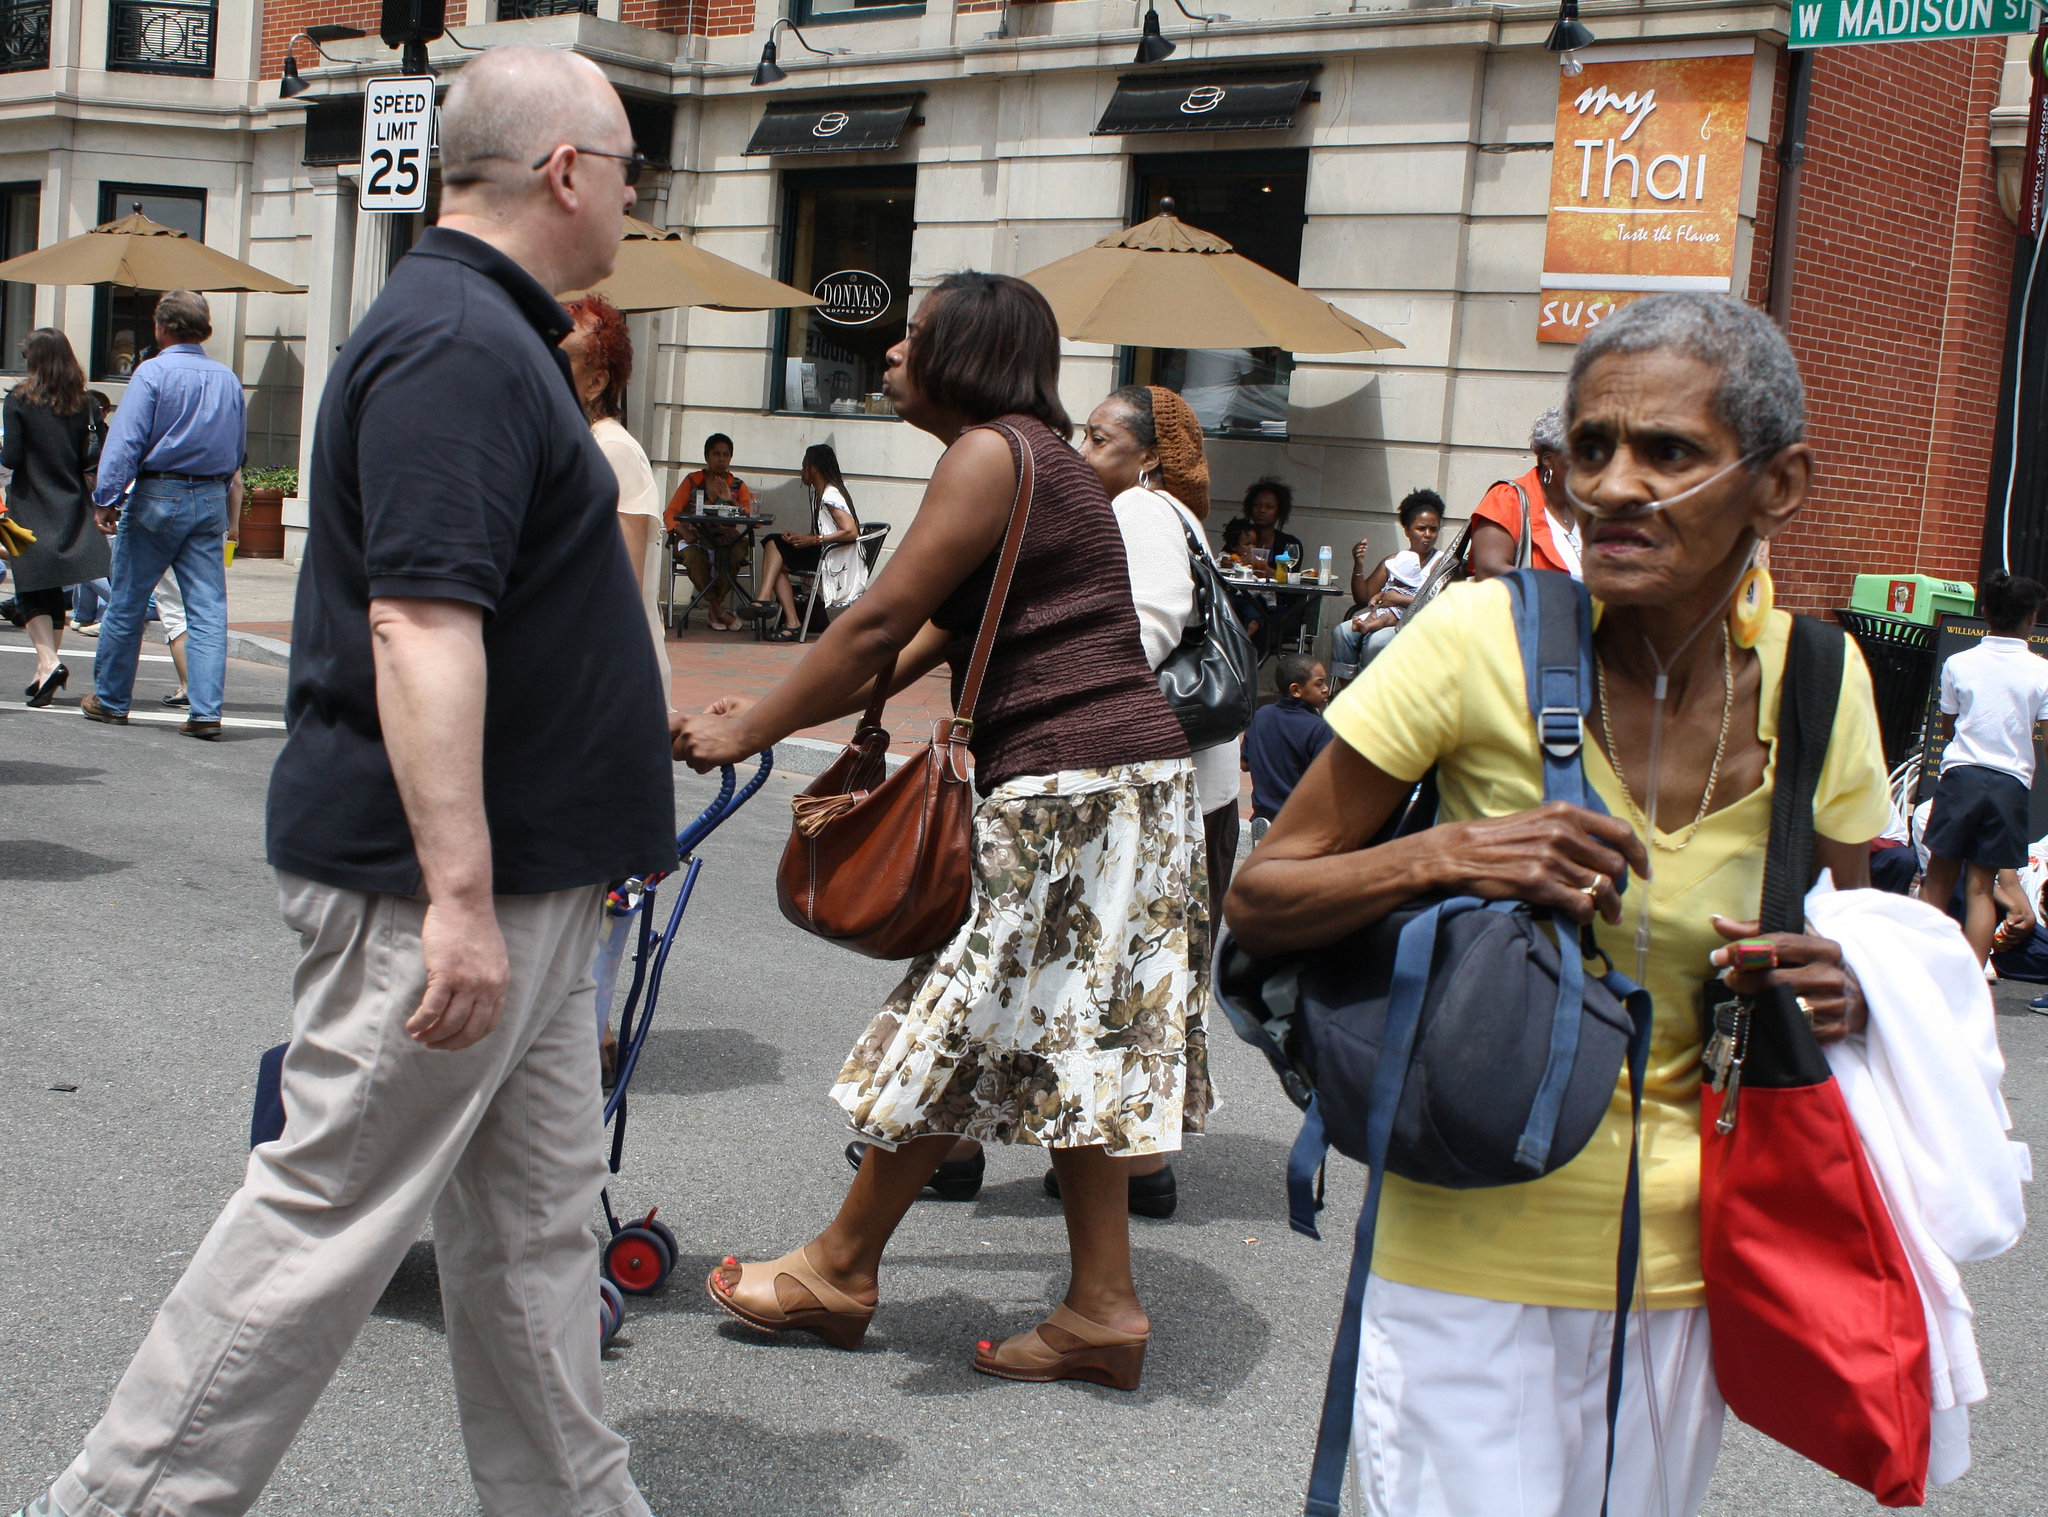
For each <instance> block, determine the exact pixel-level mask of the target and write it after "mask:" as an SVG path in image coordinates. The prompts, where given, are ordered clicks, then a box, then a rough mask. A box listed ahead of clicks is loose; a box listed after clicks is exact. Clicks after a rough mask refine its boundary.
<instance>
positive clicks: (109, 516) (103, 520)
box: [92, 506, 121, 537]
mask: <svg viewBox="0 0 2048 1517" xmlns="http://www.w3.org/2000/svg"><path fill="white" fill-rule="evenodd" d="M92 520H93V525H94V526H96V527H98V528H99V529H100V531H101V532H103V533H105V534H106V535H107V536H108V537H112V536H113V535H114V530H115V528H117V527H119V526H120V525H121V510H120V507H118V506H94V507H93V508H92Z"/></svg>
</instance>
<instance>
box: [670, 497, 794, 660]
mask: <svg viewBox="0 0 2048 1517" xmlns="http://www.w3.org/2000/svg"><path fill="white" fill-rule="evenodd" d="M686 522H687V523H688V524H689V525H691V526H693V527H697V528H700V529H701V528H705V527H723V528H725V529H726V530H725V531H722V532H706V531H701V530H700V531H699V533H698V541H697V544H696V546H698V547H700V548H702V549H703V550H704V552H705V554H706V555H707V556H708V557H709V559H710V561H711V573H710V574H709V575H708V576H706V578H705V580H704V588H703V589H701V590H699V591H698V592H697V593H696V595H694V596H693V597H691V599H690V603H689V604H688V605H687V606H684V607H683V608H682V609H681V610H677V609H676V606H675V582H676V570H677V569H678V568H679V567H680V566H681V564H682V558H683V549H684V548H685V547H686V546H688V544H685V543H681V542H674V543H673V544H672V546H671V548H670V550H669V564H668V582H669V630H670V631H671V632H680V631H682V630H683V629H684V628H685V627H687V626H689V625H690V613H691V612H692V611H695V610H696V609H697V607H698V606H700V605H702V604H703V603H704V601H705V599H706V598H707V597H708V596H709V595H710V594H711V592H712V591H714V590H716V589H717V588H718V587H719V586H720V585H724V586H726V588H728V589H729V590H731V591H732V593H733V594H734V595H735V596H737V597H738V598H739V600H740V601H741V603H742V604H745V605H752V604H753V601H754V597H753V595H752V594H750V593H749V592H748V591H746V590H743V589H741V588H740V582H739V580H738V578H737V577H736V576H735V575H734V573H733V567H732V550H733V549H734V548H735V547H737V546H738V545H739V544H740V543H741V542H745V543H747V544H748V545H750V546H751V545H752V543H753V540H754V534H755V533H756V532H758V531H759V530H760V529H761V528H763V527H772V526H774V525H775V518H774V517H772V516H764V515H760V514H758V513H756V514H753V515H748V514H745V513H741V514H737V515H733V516H720V515H717V514H716V513H714V512H710V511H685V512H683V513H682V514H681V515H680V516H678V517H676V519H675V522H674V525H676V526H678V527H680V526H682V525H683V524H684V523H686ZM748 556H749V557H750V558H752V559H753V561H754V562H755V563H757V564H758V563H759V562H760V555H758V554H749V555H748ZM757 572H758V571H757Z"/></svg>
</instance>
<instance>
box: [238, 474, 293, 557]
mask: <svg viewBox="0 0 2048 1517" xmlns="http://www.w3.org/2000/svg"><path fill="white" fill-rule="evenodd" d="M240 536H241V539H242V547H241V553H240V556H241V557H243V558H283V557H284V491H282V490H271V489H257V490H248V491H245V492H244V493H243V495H242V530H241V533H240Z"/></svg>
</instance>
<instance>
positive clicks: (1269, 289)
mask: <svg viewBox="0 0 2048 1517" xmlns="http://www.w3.org/2000/svg"><path fill="white" fill-rule="evenodd" d="M1167 204H1168V209H1167V211H1166V212H1165V213H1164V214H1162V215H1158V216H1154V217H1153V218H1152V219H1151V220H1150V221H1142V222H1140V223H1139V224H1138V225H1136V226H1133V227H1125V228H1124V229H1123V230H1122V231H1121V232H1114V233H1112V234H1110V235H1109V236H1107V237H1105V238H1103V239H1102V240H1101V241H1100V242H1098V243H1096V244H1095V246H1093V247H1091V248H1083V249H1082V250H1081V251H1080V252H1078V253H1075V254H1073V255H1072V256H1070V257H1067V258H1062V259H1059V260H1058V261H1056V262H1054V263H1048V264H1046V265H1045V266H1044V267H1043V268H1038V269H1033V270H1032V271H1031V272H1030V273H1028V274H1026V275H1025V276H1024V278H1025V279H1027V280H1028V281H1030V282H1031V283H1032V284H1034V285H1036V286H1038V288H1039V290H1040V291H1041V292H1042V293H1043V294H1044V295H1045V298H1046V299H1047V300H1048V301H1050V302H1051V303H1052V309H1053V314H1054V315H1055V316H1057V317H1058V318H1059V323H1060V335H1061V336H1063V337H1068V338H1071V339H1073V340H1074V341H1076V342H1113V343H1122V344H1125V345H1127V346H1130V347H1135V348H1282V349H1285V350H1286V351H1287V352H1289V353H1357V352H1366V351H1378V350H1380V349H1384V348H1398V347H1400V346H1401V343H1400V342H1398V341H1397V340H1395V339H1394V338H1392V337H1389V336H1388V335H1387V334H1386V333H1385V332H1381V331H1378V330H1376V329H1374V328H1372V327H1369V326H1367V325H1366V324H1365V323H1364V322H1362V321H1360V320H1359V319H1358V318H1357V317H1355V316H1347V315H1346V314H1345V313H1344V312H1342V311H1340V310H1338V309H1337V308H1336V307H1335V306H1333V305H1331V304H1330V302H1329V301H1327V300H1324V299H1322V298H1321V297H1320V296H1316V295H1311V294H1310V293H1309V292H1308V291H1307V290H1304V289H1303V288H1302V287H1301V286H1300V285H1298V284H1295V283H1293V282H1291V281H1290V280H1286V279H1282V278H1281V277H1280V276H1279V275H1278V274H1275V273H1274V272H1273V271H1272V270H1270V269H1267V268H1262V267H1261V266H1260V265H1258V264H1256V263H1253V262H1252V261H1251V260H1250V259H1249V258H1246V257H1244V256H1243V255H1241V254H1238V253H1234V252H1232V251H1231V247H1230V244H1229V243H1227V242H1225V241H1224V240H1223V239H1222V238H1221V237H1218V236H1216V235H1215V234H1214V233H1213V232H1205V231H1203V230H1202V229H1201V228H1200V227H1191V226H1188V225H1187V224H1186V223H1184V222H1182V221H1181V220H1180V218H1178V217H1177V216H1175V215H1173V214H1172V209H1171V206H1172V202H1170V201H1169V202H1168V203H1167Z"/></svg>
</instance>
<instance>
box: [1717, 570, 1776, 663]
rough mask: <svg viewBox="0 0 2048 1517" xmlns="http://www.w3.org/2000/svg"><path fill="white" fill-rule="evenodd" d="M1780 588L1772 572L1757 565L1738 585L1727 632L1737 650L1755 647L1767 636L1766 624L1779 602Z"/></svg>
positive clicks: (1729, 612) (1730, 611) (1729, 611)
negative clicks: (1765, 631)
mask: <svg viewBox="0 0 2048 1517" xmlns="http://www.w3.org/2000/svg"><path fill="white" fill-rule="evenodd" d="M1777 598H1778V596H1777V589H1776V587H1775V586H1773V585H1772V583H1771V571H1770V570H1768V569H1765V568H1762V567H1760V566H1758V565H1756V564H1751V565H1750V566H1749V572H1748V573H1746V574H1744V575H1743V576H1742V579H1741V580H1740V581H1739V582H1738V583H1737V584H1736V586H1735V603H1734V604H1733V605H1732V606H1730V607H1729V608H1728V633H1729V635H1730V636H1731V637H1733V638H1734V639H1735V646H1736V647H1738V648H1754V647H1755V646H1756V645H1757V642H1758V641H1759V640H1760V639H1761V638H1762V637H1763V635H1764V623H1765V622H1766V621H1768V620H1769V619H1770V615H1771V607H1772V606H1773V605H1775V604H1776V603H1777Z"/></svg>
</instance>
